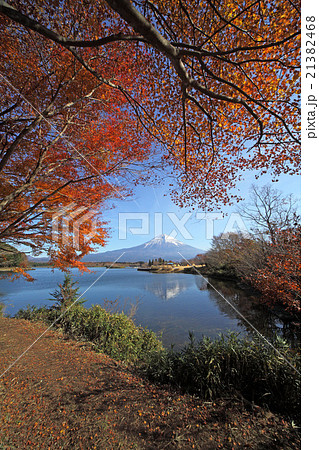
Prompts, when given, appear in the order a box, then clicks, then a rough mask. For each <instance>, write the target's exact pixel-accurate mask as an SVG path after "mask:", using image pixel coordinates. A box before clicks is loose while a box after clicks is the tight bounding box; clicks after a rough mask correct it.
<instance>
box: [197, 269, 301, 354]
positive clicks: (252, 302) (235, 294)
mask: <svg viewBox="0 0 319 450" xmlns="http://www.w3.org/2000/svg"><path fill="white" fill-rule="evenodd" d="M208 281H209V283H210V284H211V285H212V286H214V287H215V288H216V289H217V291H219V292H220V293H221V294H222V295H223V296H224V297H225V298H226V300H228V302H229V303H228V302H226V301H225V300H224V298H222V297H221V295H219V294H218V293H217V292H216V291H215V290H214V289H213V288H212V286H210V285H209V284H208V283H207V281H206V280H205V279H204V278H202V277H197V279H196V284H197V287H198V289H200V290H205V289H207V290H208V292H209V297H210V299H211V300H212V301H213V302H214V303H215V304H216V305H217V306H218V308H219V310H220V312H221V313H222V314H225V315H227V316H228V317H231V318H232V319H236V320H237V321H238V326H240V327H242V328H243V329H244V330H245V331H246V332H247V333H248V335H250V336H252V337H253V336H255V335H256V332H255V331H254V330H253V328H252V327H251V326H250V325H249V323H251V324H252V325H253V326H254V327H255V328H256V329H257V330H258V331H259V332H260V333H261V334H262V335H263V336H265V337H267V338H268V339H272V338H273V337H274V336H275V334H277V335H279V336H282V337H283V338H284V339H286V340H287V341H288V342H289V343H290V344H291V345H292V346H293V347H296V346H298V345H299V344H300V328H299V327H298V326H296V325H294V323H292V322H291V320H290V319H289V318H288V317H287V315H286V314H285V313H277V312H276V311H274V310H271V309H270V308H269V307H268V306H266V305H264V304H262V303H261V302H260V295H258V293H256V292H253V291H251V290H250V289H248V288H243V287H242V286H240V285H239V283H236V282H233V281H229V280H227V281H221V280H216V279H208ZM231 305H233V306H234V308H235V309H234V308H232V306H231ZM236 310H237V311H238V312H239V313H240V314H241V315H242V316H243V317H244V318H245V319H246V320H245V319H244V318H243V317H242V316H241V315H240V314H239V313H238V312H237V311H236Z"/></svg>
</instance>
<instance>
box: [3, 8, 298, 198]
mask: <svg viewBox="0 0 319 450" xmlns="http://www.w3.org/2000/svg"><path fill="white" fill-rule="evenodd" d="M78 3H80V2H78ZM50 4H51V6H50ZM50 4H49V2H42V1H41V3H40V2H34V1H33V2H31V1H26V0H25V1H23V2H18V1H13V2H11V3H10V5H8V4H7V3H5V2H4V1H1V6H0V11H1V12H2V13H3V14H4V15H5V16H6V17H8V18H10V19H11V20H12V21H13V22H14V23H16V24H20V25H22V26H24V27H25V28H26V29H28V30H33V31H34V32H36V33H38V34H40V35H42V36H44V37H45V38H47V39H48V40H49V42H51V43H52V46H53V47H52V48H55V47H54V44H53V43H55V44H56V46H57V47H58V48H60V47H59V46H62V47H63V48H64V49H66V51H67V52H69V53H71V54H72V55H74V57H75V58H76V59H77V61H78V62H79V64H81V65H82V67H83V68H84V69H85V70H86V71H87V73H90V74H91V75H92V76H94V77H95V78H96V80H98V81H99V82H101V83H104V84H106V85H107V86H112V87H113V88H114V89H115V90H117V91H119V92H121V93H122V95H123V96H125V98H126V99H127V100H128V101H129V102H130V105H131V108H132V111H133V112H134V114H135V115H136V116H137V117H138V119H139V121H140V123H141V124H142V126H143V127H144V129H146V130H147V131H148V133H150V135H151V136H153V137H154V138H156V139H157V140H158V142H160V143H161V145H162V148H163V162H167V163H168V164H169V165H170V167H171V170H172V172H173V174H174V175H175V176H176V179H177V185H176V184H175V186H173V188H172V189H173V198H174V199H175V201H176V202H177V203H178V204H180V205H181V204H183V205H185V204H190V203H194V202H197V203H198V204H199V205H200V206H205V207H207V206H211V205H213V207H216V205H221V204H223V203H227V202H229V201H231V200H232V199H233V196H232V195H231V194H230V192H229V189H230V188H232V187H234V186H235V183H236V181H237V180H238V179H240V177H241V176H242V170H244V169H247V168H249V169H255V170H257V171H258V172H259V173H263V172H265V171H270V172H271V173H272V174H273V177H274V179H276V177H277V176H278V175H279V174H281V173H289V174H294V173H298V171H299V167H300V4H299V2H298V1H296V0H270V1H267V2H266V1H264V0H251V1H246V0H242V1H240V2H237V1H235V0H222V1H220V2H213V1H211V0H178V1H177V0H169V1H168V0H154V1H150V0H133V1H130V0H106V1H105V2H93V1H90V0H88V1H86V2H83V3H82V2H81V4H80V6H79V5H77V6H76V7H74V3H73V2H63V3H60V2H50ZM60 5H62V6H60ZM59 6H60V7H62V8H63V12H64V14H65V15H66V17H67V19H65V18H64V17H62V16H60V15H59V14H57V13H56V11H57V10H58V7H59ZM73 10H74V13H73ZM71 12H72V14H71ZM70 17H71V19H70ZM91 17H93V18H94V19H93V22H92V20H91ZM70 20H71V23H72V33H70V30H69V28H70V26H71V25H70ZM19 29H20V28H19ZM30 32H31V31H30ZM114 42H119V43H120V44H121V46H122V49H123V51H124V52H127V53H133V54H134V53H135V52H136V51H137V50H138V49H139V50H140V51H142V52H144V53H145V54H147V64H146V65H143V66H141V70H140V73H139V75H140V76H139V77H138V79H137V81H136V85H137V84H140V85H141V86H143V87H144V89H145V93H147V95H145V97H138V96H136V95H135V93H134V92H133V90H130V89H127V88H126V86H125V85H124V84H123V81H122V80H119V79H117V80H113V79H112V80H110V78H107V77H105V76H104V73H103V71H101V70H100V67H96V65H95V64H94V61H93V60H92V55H94V54H95V53H94V52H95V51H96V50H97V49H98V50H101V49H102V50H101V53H100V64H103V60H104V58H107V55H108V52H109V51H110V49H112V48H113V45H114ZM93 58H94V56H93Z"/></svg>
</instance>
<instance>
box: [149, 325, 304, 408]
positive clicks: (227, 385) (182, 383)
mask: <svg viewBox="0 0 319 450" xmlns="http://www.w3.org/2000/svg"><path fill="white" fill-rule="evenodd" d="M278 352H279V353H278ZM145 370H146V374H147V376H148V377H149V378H150V379H151V380H153V381H157V382H160V383H169V384H173V385H175V386H178V387H179V388H181V389H182V390H183V391H184V392H188V393H191V394H195V395H198V396H200V397H204V398H206V399H208V400H213V399H216V398H219V397H223V396H240V397H241V398H244V399H246V400H248V401H250V402H254V403H256V404H257V405H267V406H268V407H269V408H270V409H271V410H273V411H276V412H280V413H283V414H285V415H287V414H288V415H290V416H293V417H298V416H299V414H300V375H299V373H298V372H299V371H300V356H299V355H298V354H296V353H293V352H292V351H291V349H290V348H289V346H288V344H287V343H286V342H285V341H283V340H282V339H280V338H277V339H276V341H275V342H273V347H271V346H270V345H269V344H268V343H266V342H262V341H260V340H248V339H242V338H239V337H238V334H236V333H230V334H229V335H226V336H224V335H221V337H220V338H219V339H216V340H211V339H209V338H203V339H202V340H201V341H199V342H195V340H194V339H193V337H192V336H190V343H189V344H188V345H187V346H185V347H184V349H183V350H181V351H180V352H174V351H172V350H171V351H168V350H163V351H160V352H158V353H155V354H153V357H152V358H151V360H150V361H149V363H148V365H147V368H146V369H145Z"/></svg>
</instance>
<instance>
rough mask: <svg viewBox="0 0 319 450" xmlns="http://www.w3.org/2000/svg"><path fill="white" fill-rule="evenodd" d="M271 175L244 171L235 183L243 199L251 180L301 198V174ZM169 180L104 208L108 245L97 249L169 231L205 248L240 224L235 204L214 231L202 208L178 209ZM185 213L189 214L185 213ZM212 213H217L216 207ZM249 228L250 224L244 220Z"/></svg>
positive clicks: (130, 243)
mask: <svg viewBox="0 0 319 450" xmlns="http://www.w3.org/2000/svg"><path fill="white" fill-rule="evenodd" d="M271 179H272V177H271V175H268V174H265V175H262V176H260V177H259V178H258V179H257V180H256V178H255V172H252V171H248V170H247V171H246V172H245V176H244V179H243V180H242V181H240V182H239V183H238V186H237V189H236V190H234V191H233V192H236V193H238V194H239V195H240V196H241V197H242V198H243V199H248V196H249V188H250V187H251V185H252V184H253V183H254V184H256V185H258V186H262V185H265V184H268V183H271V184H272V185H273V187H274V188H276V189H278V190H280V191H282V192H283V193H284V194H286V195H288V194H294V196H295V197H296V198H298V199H300V177H299V176H291V175H290V176H289V175H282V176H281V177H280V178H279V181H278V182H276V183H272V182H271ZM168 183H169V181H167V182H165V180H163V182H162V185H161V186H154V187H153V186H146V187H143V186H139V187H137V188H136V189H135V191H134V192H135V195H134V196H133V197H132V198H131V199H127V200H118V201H116V202H115V208H114V209H111V210H106V211H105V212H104V213H103V217H104V218H105V219H108V220H109V224H110V228H111V236H110V239H109V241H108V244H107V246H106V247H105V248H104V249H102V248H100V249H99V250H98V251H99V252H100V251H106V250H115V249H119V248H125V247H133V246H135V245H139V244H142V243H144V242H146V241H148V240H150V239H152V238H153V237H154V236H155V235H158V234H161V233H164V234H172V235H173V237H176V239H178V240H180V241H182V242H184V243H186V244H188V245H192V246H194V247H197V248H200V249H203V250H208V249H209V248H210V243H211V239H212V237H213V235H218V234H220V233H222V232H224V231H225V229H226V227H227V225H228V228H227V230H226V231H231V229H233V230H234V229H236V228H237V227H238V226H242V222H241V221H240V217H238V216H237V215H234V214H236V211H237V208H238V204H237V203H236V204H234V205H232V206H227V207H224V208H222V213H223V214H224V215H225V217H224V218H220V219H219V218H218V219H217V215H216V216H212V217H211V219H213V218H214V217H216V220H214V221H213V230H212V229H211V228H210V226H209V224H208V222H207V220H203V219H202V218H201V217H202V216H203V214H202V216H201V215H200V213H201V212H202V211H201V210H197V211H192V212H191V211H190V210H189V209H187V208H183V209H181V208H178V207H177V206H176V205H175V204H174V203H173V202H172V201H171V199H170V196H169V195H166V196H165V195H164V194H165V193H166V194H168V191H169V187H168ZM187 213H188V215H187ZM215 213H218V211H217V210H216V211H215ZM244 225H245V226H246V227H247V228H248V227H249V224H248V223H244Z"/></svg>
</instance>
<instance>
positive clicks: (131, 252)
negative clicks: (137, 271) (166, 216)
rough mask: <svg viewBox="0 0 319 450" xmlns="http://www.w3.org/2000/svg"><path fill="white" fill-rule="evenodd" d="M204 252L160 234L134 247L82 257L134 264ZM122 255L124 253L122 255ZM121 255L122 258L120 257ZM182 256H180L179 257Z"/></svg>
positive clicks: (96, 260) (98, 260) (190, 255)
mask: <svg viewBox="0 0 319 450" xmlns="http://www.w3.org/2000/svg"><path fill="white" fill-rule="evenodd" d="M204 252H205V250H202V249H200V248H195V247H192V246H191V245H187V244H183V242H180V241H178V240H177V239H175V238H173V237H171V236H168V235H167V234H161V235H159V236H156V237H155V238H154V239H151V240H150V241H148V242H145V243H144V244H141V245H137V246H136V247H130V248H121V249H119V250H111V251H108V252H103V253H92V254H90V255H86V256H84V258H83V259H82V261H83V262H106V261H107V262H111V261H122V262H123V261H125V262H136V261H145V262H147V261H148V260H149V259H154V258H163V259H165V260H166V261H167V260H171V261H181V260H183V258H186V259H190V258H194V256H196V255H198V254H199V253H204ZM122 253H124V254H123V255H122ZM121 255H122V256H121ZM181 255H182V256H181Z"/></svg>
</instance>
